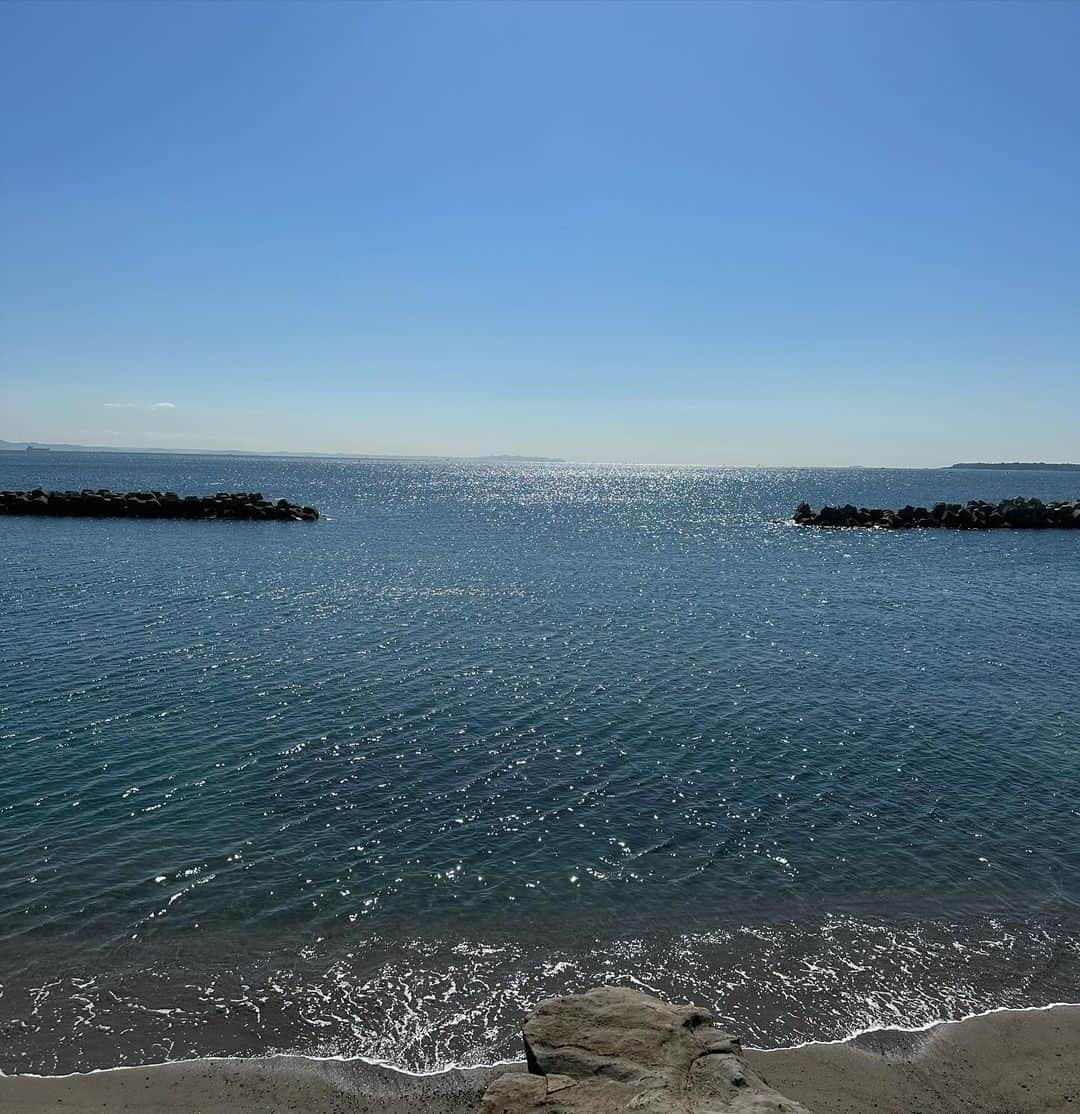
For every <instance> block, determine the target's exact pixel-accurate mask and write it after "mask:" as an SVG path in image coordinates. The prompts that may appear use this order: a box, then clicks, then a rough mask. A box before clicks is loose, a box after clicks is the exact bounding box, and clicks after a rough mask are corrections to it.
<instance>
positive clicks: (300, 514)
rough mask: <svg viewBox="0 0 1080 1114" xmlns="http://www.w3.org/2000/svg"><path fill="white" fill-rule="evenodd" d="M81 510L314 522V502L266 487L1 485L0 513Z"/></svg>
mask: <svg viewBox="0 0 1080 1114" xmlns="http://www.w3.org/2000/svg"><path fill="white" fill-rule="evenodd" d="M5 514H39V515H54V516H56V515H79V516H84V517H85V516H92V517H95V518H235V519H246V520H248V521H255V522H264V521H270V522H314V521H315V519H317V518H318V517H319V512H318V511H317V510H316V509H315V508H314V507H304V506H301V505H300V504H299V503H290V502H289V501H288V499H278V500H277V502H271V501H270V500H269V499H264V498H263V497H262V494H261V492H258V491H250V492H248V491H242V492H224V491H222V492H218V493H217V494H216V495H177V494H176V492H175V491H109V490H108V489H106V488H99V489H98V490H97V491H92V490H90V489H89V488H84V489H83V490H82V491H46V490H45V489H44V488H40V487H35V488H34V489H33V491H0V515H5Z"/></svg>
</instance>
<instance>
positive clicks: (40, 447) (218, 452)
mask: <svg viewBox="0 0 1080 1114" xmlns="http://www.w3.org/2000/svg"><path fill="white" fill-rule="evenodd" d="M28 449H29V450H31V451H33V452H60V453H123V454H124V455H128V454H132V453H146V454H148V455H151V456H162V455H164V454H166V453H167V454H169V455H172V456H297V457H307V458H310V459H314V460H471V461H477V462H480V463H485V462H487V463H492V462H494V463H499V462H503V463H511V464H563V463H565V461H564V460H563V458H562V457H559V456H512V455H510V454H507V453H501V454H499V455H497V456H464V457H441V456H383V455H381V454H371V453H297V452H287V451H285V450H281V451H279V452H273V451H265V452H262V451H259V450H256V449H118V448H115V447H113V446H110V445H64V444H59V443H56V442H53V441H0V453H2V452H20V453H25V452H26V451H27V450H28Z"/></svg>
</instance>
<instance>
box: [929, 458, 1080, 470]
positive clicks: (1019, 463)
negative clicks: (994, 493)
mask: <svg viewBox="0 0 1080 1114" xmlns="http://www.w3.org/2000/svg"><path fill="white" fill-rule="evenodd" d="M949 467H950V468H990V469H994V470H997V471H1001V472H1080V464H1042V463H1038V462H1035V461H1029V460H1014V461H1011V462H1009V463H1007V464H987V463H985V462H982V461H979V462H969V463H965V464H950V465H949Z"/></svg>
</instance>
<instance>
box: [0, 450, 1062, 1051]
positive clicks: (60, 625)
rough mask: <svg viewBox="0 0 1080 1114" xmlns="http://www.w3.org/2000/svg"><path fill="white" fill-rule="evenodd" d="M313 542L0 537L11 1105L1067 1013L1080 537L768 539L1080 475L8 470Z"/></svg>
mask: <svg viewBox="0 0 1080 1114" xmlns="http://www.w3.org/2000/svg"><path fill="white" fill-rule="evenodd" d="M38 484H40V485H42V486H44V487H51V488H82V487H94V488H96V487H112V488H116V489H128V488H158V489H163V490H164V489H169V490H175V491H179V492H181V493H182V494H188V493H202V492H213V491H216V490H259V491H261V492H263V494H264V495H266V496H267V497H272V498H277V497H279V496H285V497H287V498H289V499H295V500H298V501H300V502H304V503H314V504H315V505H317V506H318V507H319V508H320V509H321V511H322V513H323V516H324V517H323V518H322V520H321V521H319V522H318V523H315V524H310V525H309V524H300V523H246V522H194V521H192V522H188V521H183V522H177V521H143V520H139V521H124V520H106V519H103V520H92V519H48V518H4V519H0V554H2V572H0V983H2V987H0V989H2V994H0V1070H2V1071H6V1072H31V1071H32V1072H45V1073H53V1072H67V1071H73V1070H85V1069H88V1068H93V1067H102V1066H108V1065H114V1064H119V1063H142V1062H150V1061H160V1060H163V1059H169V1058H177V1057H186V1056H195V1055H204V1054H241V1055H246V1054H255V1053H263V1052H267V1051H298V1052H304V1053H310V1054H329V1055H342V1056H365V1057H369V1058H372V1059H376V1060H381V1061H384V1062H387V1063H390V1064H393V1065H395V1066H398V1067H402V1068H407V1069H410V1070H418V1071H425V1070H433V1069H436V1068H439V1067H443V1066H447V1065H450V1064H454V1063H458V1064H466V1063H480V1062H490V1061H492V1060H494V1059H497V1058H506V1057H511V1056H516V1055H517V1054H518V1043H519V1042H518V1037H517V1031H518V1026H519V1024H520V1021H521V1018H522V1016H523V1014H524V1012H525V1010H526V1009H528V1007H529V1006H530V1005H532V1004H533V1003H535V1001H536V1000H537V999H539V998H541V997H545V996H548V995H550V994H553V993H560V992H564V991H568V990H573V989H578V988H583V987H586V986H589V985H593V984H595V983H597V982H600V981H615V982H625V983H629V984H633V985H639V986H641V987H644V988H653V989H655V990H657V991H660V992H662V993H664V994H667V995H671V996H674V997H676V998H682V999H693V1000H696V1001H697V1002H699V1003H702V1004H705V1005H709V1006H711V1007H713V1008H714V1009H715V1011H716V1013H717V1015H718V1016H719V1017H720V1018H721V1019H722V1020H723V1021H725V1022H726V1023H728V1024H730V1025H732V1026H734V1027H735V1029H736V1030H737V1031H738V1032H740V1033H741V1034H742V1035H743V1037H744V1039H745V1041H746V1042H747V1043H749V1044H756V1045H761V1046H776V1045H784V1044H792V1043H795V1042H799V1041H805V1040H812V1039H835V1038H840V1037H844V1036H846V1035H849V1034H850V1033H852V1032H854V1031H857V1030H860V1029H864V1028H866V1027H868V1026H874V1025H883V1024H909V1025H918V1024H923V1023H926V1022H929V1021H931V1020H933V1019H935V1018H939V1017H956V1016H960V1015H962V1014H965V1013H968V1012H972V1011H975V1010H979V1009H986V1008H989V1007H993V1006H999V1005H1041V1004H1045V1003H1047V1002H1051V1001H1060V1000H1077V999H1078V998H1080V993H1077V986H1078V976H1080V909H1078V905H1077V901H1078V899H1080V838H1078V836H1080V692H1078V688H1077V678H1078V677H1080V634H1078V632H1080V534H1076V533H1072V532H1059V531H1042V532H1019V531H1009V530H998V531H992V532H988V533H974V532H973V533H959V532H954V531H912V532H900V533H888V532H879V531H854V530H853V531H837V532H828V531H820V530H813V529H803V528H798V527H792V526H789V525H786V524H784V522H783V521H782V520H783V519H784V518H785V517H786V516H787V515H789V514H790V512H791V511H792V509H793V508H794V506H795V504H796V503H797V502H798V501H800V500H801V499H806V500H808V501H809V502H810V503H813V504H815V505H816V504H820V503H822V502H841V503H844V502H853V503H862V504H867V505H891V506H898V505H902V504H904V503H907V502H912V503H920V502H922V503H930V502H933V501H936V500H938V499H947V500H955V501H965V500H967V499H969V498H975V497H984V498H995V499H996V498H1000V497H1003V496H1011V495H1017V494H1023V495H1034V496H1040V497H1042V498H1051V497H1061V496H1077V495H1078V494H1080V474H1073V475H1071V476H1070V475H1069V474H1067V473H1056V474H1055V473H1049V472H1022V473H1019V472H975V471H964V472H953V471H882V470H858V469H850V470H805V471H799V470H721V469H716V470H709V469H700V470H696V469H663V468H631V467H614V466H613V467H598V466H583V465H571V464H537V465H532V464H511V463H468V462H456V461H401V460H358V461H321V460H304V459H280V458H261V459H255V458H235V457H233V458H229V457H181V456H154V455H120V454H115V455H98V454H76V453H56V452H54V453H51V454H48V455H47V456H46V455H45V454H40V455H33V454H18V453H4V454H2V455H0V487H16V488H28V487H33V486H35V485H38Z"/></svg>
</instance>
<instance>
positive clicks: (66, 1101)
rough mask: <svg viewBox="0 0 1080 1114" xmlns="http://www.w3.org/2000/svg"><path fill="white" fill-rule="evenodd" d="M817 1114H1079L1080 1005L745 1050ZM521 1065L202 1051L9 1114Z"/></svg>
mask: <svg viewBox="0 0 1080 1114" xmlns="http://www.w3.org/2000/svg"><path fill="white" fill-rule="evenodd" d="M747 1056H748V1059H749V1060H750V1063H751V1066H752V1067H753V1068H754V1070H755V1071H757V1072H758V1073H759V1074H761V1075H763V1076H764V1077H765V1078H766V1079H767V1080H768V1082H769V1083H770V1084H771V1085H772V1086H774V1087H776V1088H777V1089H778V1090H780V1091H782V1092H783V1093H785V1094H787V1095H788V1096H790V1097H791V1098H793V1099H796V1100H798V1101H799V1102H802V1103H804V1104H805V1105H807V1106H808V1107H809V1108H810V1109H811V1110H813V1111H815V1112H816V1114H868V1112H871V1111H872V1112H875V1114H931V1112H932V1114H974V1112H975V1111H979V1112H981V1114H1036V1112H1038V1114H1046V1112H1054V1111H1070V1112H1080V1007H1078V1006H1059V1007H1055V1008H1054V1009H1052V1010H1024V1011H1003V1012H1001V1013H995V1014H989V1015H987V1016H985V1017H979V1018H973V1019H971V1020H969V1021H962V1022H958V1023H955V1024H946V1025H939V1026H936V1027H935V1028H933V1029H929V1030H926V1031H925V1032H920V1033H902V1032H898V1031H895V1030H887V1031H884V1032H880V1033H874V1034H869V1035H867V1036H864V1037H859V1038H857V1039H856V1040H854V1041H849V1042H847V1043H845V1044H838V1045H820V1044H819V1045H807V1046H806V1047H804V1048H798V1049H789V1050H784V1051H778V1052H755V1051H749V1052H748V1053H747ZM511 1070H523V1067H522V1068H515V1067H512V1066H508V1067H502V1068H480V1069H473V1070H470V1071H452V1072H446V1073H443V1074H441V1075H429V1076H419V1077H418V1076H409V1075H402V1074H400V1073H399V1072H394V1071H391V1070H390V1069H387V1068H379V1067H373V1066H372V1065H369V1064H363V1063H359V1062H356V1061H350V1062H339V1061H332V1060H305V1059H303V1058H300V1057H294V1056H276V1057H273V1058H269V1059H263V1060H258V1059H255V1060H192V1061H188V1062H186V1063H179V1064H167V1065H162V1066H157V1067H149V1068H118V1069H115V1070H113V1071H103V1072H95V1073H93V1074H90V1075H75V1076H62V1077H54V1078H37V1077H8V1078H0V1110H2V1111H4V1112H5V1114H7V1112H11V1114H43V1112H45V1111H50V1112H53V1114H55V1112H57V1111H64V1112H67V1114H91V1112H93V1114H102V1112H109V1114H111V1112H113V1111H117V1112H128V1114H181V1112H182V1114H211V1112H217V1111H227V1112H228V1114H256V1112H258V1114H464V1112H466V1111H475V1110H476V1108H477V1105H478V1103H479V1098H480V1095H481V1094H482V1093H483V1091H484V1088H485V1087H486V1086H487V1083H488V1081H489V1080H490V1079H491V1078H492V1077H493V1076H495V1075H497V1074H499V1073H501V1072H503V1071H511Z"/></svg>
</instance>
